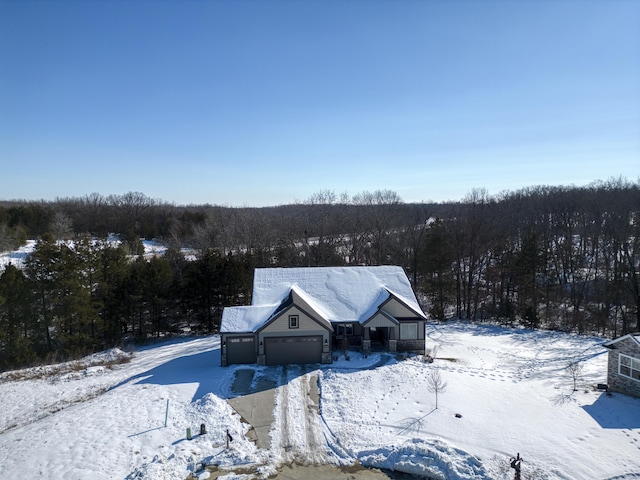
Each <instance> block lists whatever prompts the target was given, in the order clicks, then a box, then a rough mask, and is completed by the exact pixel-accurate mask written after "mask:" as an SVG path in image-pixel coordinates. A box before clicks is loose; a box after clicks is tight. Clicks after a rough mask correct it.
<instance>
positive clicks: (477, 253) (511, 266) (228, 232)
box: [0, 178, 640, 369]
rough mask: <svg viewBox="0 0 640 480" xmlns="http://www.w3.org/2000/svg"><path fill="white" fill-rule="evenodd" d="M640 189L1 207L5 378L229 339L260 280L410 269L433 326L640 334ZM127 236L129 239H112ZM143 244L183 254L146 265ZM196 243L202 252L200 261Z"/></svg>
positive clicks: (618, 184) (618, 185)
mask: <svg viewBox="0 0 640 480" xmlns="http://www.w3.org/2000/svg"><path fill="white" fill-rule="evenodd" d="M639 216H640V183H638V182H631V181H628V180H626V179H622V178H619V179H611V180H608V181H606V182H597V183H594V184H592V185H589V186H587V187H573V186H572V187H550V186H538V187H530V188H526V189H523V190H519V191H515V192H504V193H501V194H499V195H495V196H490V195H489V194H488V193H487V192H486V191H485V190H483V189H477V190H473V191H471V192H470V193H469V194H468V195H467V196H466V197H465V198H464V199H462V200H461V201H459V202H451V203H422V204H415V203H404V202H403V201H402V199H401V198H400V196H399V195H398V194H397V193H396V192H393V191H389V190H381V191H375V192H366V191H365V192H362V193H358V194H356V195H354V196H349V195H347V194H346V193H344V194H336V193H334V192H333V191H329V190H327V191H321V192H318V193H316V194H314V195H312V196H311V197H310V198H308V199H306V200H304V201H301V202H297V203H295V204H291V205H281V206H275V207H267V208H231V207H223V206H212V205H192V206H175V205H171V204H166V203H163V202H161V201H158V200H153V199H150V198H148V197H146V196H145V195H144V194H141V193H137V192H130V193H127V194H125V195H121V196H114V195H112V196H108V197H103V196H101V195H99V194H92V195H88V196H86V197H83V198H66V199H58V200H56V201H54V202H19V201H14V202H4V203H2V204H0V250H3V249H4V250H8V249H12V248H15V247H16V246H17V245H19V244H21V243H23V242H24V241H25V240H26V239H27V238H34V239H35V238H37V239H38V242H37V245H36V248H35V251H34V253H33V254H31V255H30V256H29V257H28V258H27V260H26V262H25V265H24V268H17V267H16V266H13V265H9V266H7V267H6V268H5V269H4V271H3V272H1V276H0V368H2V369H7V368H14V367H17V366H22V365H27V364H30V363H34V362H38V361H43V360H44V361H46V360H53V359H61V358H68V357H74V356H78V355H82V354H86V353H88V352H91V351H95V350H99V349H103V348H106V347H109V346H113V345H118V344H121V343H122V342H123V341H127V340H144V339H146V338H149V337H152V336H160V335H166V334H168V333H178V332H182V331H194V330H201V331H206V332H215V331H216V330H217V328H218V326H219V321H220V317H221V313H222V309H223V308H224V306H226V305H239V304H249V303H250V301H251V283H252V278H253V269H254V268H256V267H267V266H283V267H287V266H334V265H385V264H393V265H401V266H403V267H404V269H405V271H406V272H407V274H408V276H409V278H410V280H411V282H412V284H413V286H414V289H415V291H416V293H417V296H418V299H419V301H420V302H421V304H422V305H423V307H424V309H425V311H426V312H428V313H429V315H430V316H431V318H433V319H434V320H444V319H447V318H454V317H455V318H463V319H469V320H472V321H486V320H498V321H500V322H502V323H504V324H510V325H515V324H522V325H525V326H527V327H531V328H550V329H559V330H563V331H575V332H579V333H587V332H589V333H598V334H601V335H605V336H618V335H621V334H624V333H628V332H631V331H640V288H639V279H638V275H640V245H639V242H640V231H639V230H640V218H639ZM112 233H118V238H119V241H118V242H114V241H112V237H110V236H109V235H110V234H112ZM141 238H155V239H158V240H161V241H162V242H164V243H165V244H166V245H167V246H168V250H167V252H166V254H164V255H162V256H152V257H147V256H145V255H144V249H143V247H142V243H141V241H140V239H141ZM186 248H188V249H189V250H188V251H189V255H185V249H186Z"/></svg>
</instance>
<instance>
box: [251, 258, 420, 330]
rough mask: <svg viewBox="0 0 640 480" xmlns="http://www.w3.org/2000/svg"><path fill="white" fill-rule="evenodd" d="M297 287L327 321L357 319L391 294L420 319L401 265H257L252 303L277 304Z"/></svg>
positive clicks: (371, 312)
mask: <svg viewBox="0 0 640 480" xmlns="http://www.w3.org/2000/svg"><path fill="white" fill-rule="evenodd" d="M294 287H295V288H297V289H298V290H299V291H302V292H303V294H306V296H307V297H311V298H312V299H313V301H314V305H315V306H316V307H317V310H318V311H319V313H320V312H321V313H322V316H323V317H324V318H325V319H326V320H328V321H334V322H336V321H337V322H361V321H365V320H367V319H368V318H369V317H370V316H371V315H372V314H373V313H374V312H375V310H376V309H377V308H378V307H379V306H380V305H382V303H384V302H385V301H386V300H387V299H388V298H389V296H390V295H393V296H394V297H395V298H397V299H398V300H399V301H400V302H401V303H403V304H404V305H405V306H406V307H407V308H409V309H410V310H411V311H413V312H415V313H416V315H419V316H420V317H423V318H424V313H423V312H422V310H421V308H420V306H419V305H418V301H417V300H416V297H415V294H414V293H413V289H412V288H411V284H410V283H409V279H408V278H407V276H406V274H405V273H404V270H403V269H402V267H397V266H376V267H307V268H258V269H256V270H255V274H254V277H253V298H252V305H268V304H274V303H279V302H280V301H281V299H282V298H284V297H286V296H287V295H288V294H289V291H290V290H291V289H292V288H294Z"/></svg>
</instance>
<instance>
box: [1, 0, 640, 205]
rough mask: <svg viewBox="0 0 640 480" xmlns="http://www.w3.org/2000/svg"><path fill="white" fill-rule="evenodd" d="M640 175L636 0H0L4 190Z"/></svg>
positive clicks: (180, 194)
mask: <svg viewBox="0 0 640 480" xmlns="http://www.w3.org/2000/svg"><path fill="white" fill-rule="evenodd" d="M618 176H623V177H626V178H628V179H629V180H633V181H635V180H637V179H638V178H640V2H638V1H635V0H628V1H627V0H608V1H604V0H602V1H600V0H575V1H563V0H558V1H555V0H554V1H551V0H535V1H534V0H519V1H515V0H514V1H510V0H478V1H471V0H469V1H465V0H449V1H444V0H443V1H437V0H431V1H429V0H423V1H418V0H406V1H405V0H397V1H376V0H371V1H366V0H342V1H338V0H325V1H311V0H286V1H279V0H261V1H244V0H235V1H215V0H212V1H189V0H186V1H170V0H159V1H143V0H130V1H125V0H111V1H107V0H102V1H101V0H96V1H80V0H78V1H62V0H51V1H32V0H21V1H18V0H15V1H14V0H0V185H1V186H0V199H16V198H20V199H46V200H53V199H55V198H56V197H69V196H84V195H86V194H90V193H92V192H98V193H101V194H103V195H109V194H122V193H125V192H128V191H139V192H143V193H144V194H146V195H148V196H150V197H153V198H158V199H161V200H163V201H167V202H175V203H176V204H191V203H196V204H198V203H211V204H220V205H231V206H243V205H248V206H265V205H278V204H284V203H291V202H294V201H299V200H304V199H306V198H309V197H310V196H311V195H312V194H313V193H316V192H318V191H320V190H333V191H335V192H336V193H342V192H347V193H348V194H349V195H355V194H356V193H359V192H362V191H364V190H370V191H373V190H377V189H389V190H394V191H396V192H397V193H398V194H399V195H400V197H401V198H402V199H403V200H404V201H406V202H412V201H438V202H439V201H447V200H460V199H462V198H463V197H464V196H465V195H466V194H467V193H468V192H469V191H470V190H471V189H473V188H486V189H487V190H488V191H489V193H490V194H496V193H499V192H502V191H505V190H517V189H519V188H522V187H525V186H531V185H571V184H573V185H585V184H588V183H590V182H592V181H594V180H606V179H609V178H611V177H618Z"/></svg>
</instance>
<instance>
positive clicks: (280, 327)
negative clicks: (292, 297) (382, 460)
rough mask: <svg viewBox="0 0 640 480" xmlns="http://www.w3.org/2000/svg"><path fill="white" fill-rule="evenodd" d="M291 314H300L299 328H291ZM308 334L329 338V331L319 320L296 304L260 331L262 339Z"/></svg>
mask: <svg viewBox="0 0 640 480" xmlns="http://www.w3.org/2000/svg"><path fill="white" fill-rule="evenodd" d="M291 315H297V316H298V328H289V317H290V316H291ZM307 335H322V336H323V340H324V338H327V339H328V338H329V331H328V330H327V329H325V328H322V325H321V324H320V323H318V321H316V320H314V319H313V318H311V317H310V316H309V315H307V313H306V312H304V311H303V310H301V309H300V308H298V307H296V306H295V305H294V306H292V307H291V308H288V309H286V310H285V311H284V312H282V313H281V314H280V315H279V316H278V317H277V318H275V319H274V320H273V321H272V322H271V323H269V325H267V326H266V327H264V328H263V329H262V330H261V331H260V333H259V337H260V339H262V338H263V337H270V336H278V337H288V336H291V337H299V336H307Z"/></svg>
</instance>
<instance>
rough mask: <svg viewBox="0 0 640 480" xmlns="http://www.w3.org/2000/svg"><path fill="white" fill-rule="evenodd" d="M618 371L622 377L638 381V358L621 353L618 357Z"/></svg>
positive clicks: (639, 364)
mask: <svg viewBox="0 0 640 480" xmlns="http://www.w3.org/2000/svg"><path fill="white" fill-rule="evenodd" d="M618 373H620V375H622V376H624V377H629V378H632V379H633V380H638V381H640V360H638V359H637V358H633V357H629V356H627V355H623V354H622V353H621V354H620V356H619V357H618Z"/></svg>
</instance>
